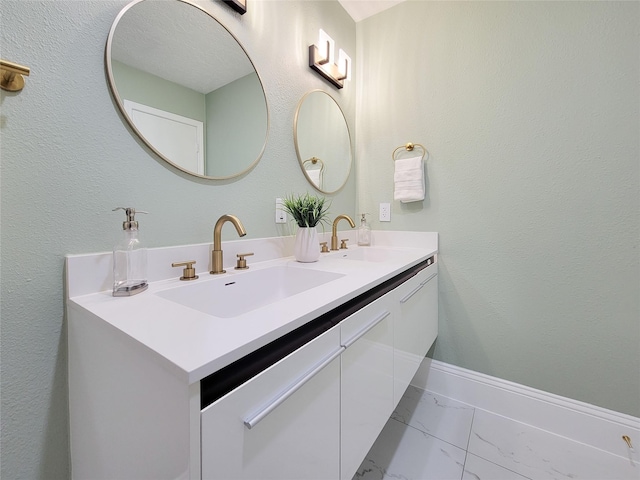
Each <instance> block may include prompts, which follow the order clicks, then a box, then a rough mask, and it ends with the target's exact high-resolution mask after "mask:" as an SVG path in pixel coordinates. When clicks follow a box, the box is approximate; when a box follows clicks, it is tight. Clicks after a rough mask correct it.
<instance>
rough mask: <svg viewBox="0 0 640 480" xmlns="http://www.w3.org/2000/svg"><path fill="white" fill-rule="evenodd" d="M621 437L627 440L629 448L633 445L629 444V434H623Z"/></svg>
mask: <svg viewBox="0 0 640 480" xmlns="http://www.w3.org/2000/svg"><path fill="white" fill-rule="evenodd" d="M622 439H623V440H624V441H625V442H627V446H628V447H629V448H633V445H631V437H630V436H629V435H623V436H622Z"/></svg>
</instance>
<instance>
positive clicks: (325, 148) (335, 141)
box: [293, 90, 352, 193]
mask: <svg viewBox="0 0 640 480" xmlns="http://www.w3.org/2000/svg"><path fill="white" fill-rule="evenodd" d="M293 134H294V143H295V146H296V154H297V155H298V161H299V162H300V167H301V168H302V172H303V173H304V175H305V177H306V178H307V180H308V181H309V183H311V185H313V186H314V187H315V188H316V189H317V190H318V191H320V192H322V193H335V192H337V191H338V190H340V189H341V188H342V187H343V186H344V184H345V183H346V182H347V179H348V178H349V173H350V172H351V163H352V156H351V135H350V133H349V126H348V125H347V120H346V118H345V117H344V113H343V112H342V109H341V108H340V106H339V105H338V103H337V102H336V101H335V100H334V99H333V97H332V96H331V95H329V94H328V93H326V92H323V91H322V90H313V91H311V92H309V93H307V94H306V95H305V96H304V97H302V99H301V100H300V103H298V108H297V110H296V116H295V120H294V125H293Z"/></svg>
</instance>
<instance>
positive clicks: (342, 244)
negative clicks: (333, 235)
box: [340, 238, 349, 250]
mask: <svg viewBox="0 0 640 480" xmlns="http://www.w3.org/2000/svg"><path fill="white" fill-rule="evenodd" d="M347 240H349V239H348V238H343V239H342V240H340V250H346V249H347V248H348V247H347Z"/></svg>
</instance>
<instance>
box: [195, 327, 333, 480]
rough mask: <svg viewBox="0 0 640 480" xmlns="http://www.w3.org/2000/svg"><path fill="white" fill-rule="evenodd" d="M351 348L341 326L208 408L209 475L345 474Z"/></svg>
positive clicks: (205, 465) (205, 473) (205, 462)
mask: <svg viewBox="0 0 640 480" xmlns="http://www.w3.org/2000/svg"><path fill="white" fill-rule="evenodd" d="M343 350H344V348H343V347H341V346H340V330H339V327H334V328H332V329H331V330H329V331H327V332H325V333H323V334H322V335H321V336H319V337H317V338H316V339H314V340H312V341H311V342H309V343H308V344H307V345H305V346H304V347H302V348H300V349H298V350H296V351H295V352H293V353H291V354H290V355H288V356H287V357H285V358H283V359H282V360H280V361H279V362H278V363H276V364H274V365H272V366H271V367H269V368H268V369H267V370H265V371H263V372H261V373H260V374H259V375H257V376H256V377H254V378H252V379H251V380H249V381H248V382H246V383H244V384H243V385H241V386H240V387H238V388H236V389H235V390H233V391H231V392H230V393H228V394H227V395H225V396H224V397H222V398H220V399H219V400H218V401H216V402H215V403H213V404H211V405H209V406H208V407H206V408H205V409H204V410H203V411H202V415H201V422H202V425H201V428H202V478H203V479H225V480H226V479H256V478H260V479H278V480H283V479H295V480H302V479H327V478H338V476H339V455H340V450H339V445H340V442H339V439H340V359H339V356H340V354H341V353H342V351H343Z"/></svg>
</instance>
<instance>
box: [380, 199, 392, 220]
mask: <svg viewBox="0 0 640 480" xmlns="http://www.w3.org/2000/svg"><path fill="white" fill-rule="evenodd" d="M380 221H381V222H390V221H391V204H390V203H381V204H380Z"/></svg>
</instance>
